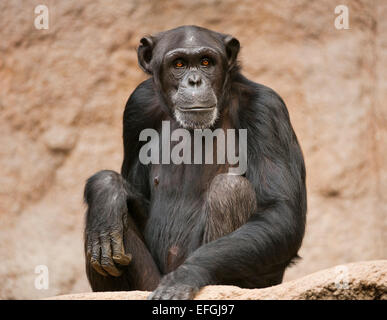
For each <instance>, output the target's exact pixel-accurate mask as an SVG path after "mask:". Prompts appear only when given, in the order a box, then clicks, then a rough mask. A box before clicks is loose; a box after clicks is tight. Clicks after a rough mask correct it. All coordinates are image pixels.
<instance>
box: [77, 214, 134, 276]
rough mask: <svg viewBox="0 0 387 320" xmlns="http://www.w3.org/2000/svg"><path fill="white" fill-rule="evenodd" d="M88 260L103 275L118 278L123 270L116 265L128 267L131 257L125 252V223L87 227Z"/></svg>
mask: <svg viewBox="0 0 387 320" xmlns="http://www.w3.org/2000/svg"><path fill="white" fill-rule="evenodd" d="M85 240H86V246H87V247H86V253H87V254H86V259H88V261H89V262H90V264H91V266H92V267H93V268H94V269H95V270H96V271H97V272H98V273H99V274H101V275H103V276H107V275H112V276H115V277H118V276H120V275H121V274H122V270H120V269H119V268H117V266H116V265H115V263H116V264H118V265H124V266H125V265H128V264H129V263H130V261H131V258H132V257H131V255H130V254H126V253H125V251H124V243H123V223H122V222H121V221H120V222H118V221H116V222H115V223H114V224H112V225H110V226H106V225H104V226H98V227H93V226H86V239H85Z"/></svg>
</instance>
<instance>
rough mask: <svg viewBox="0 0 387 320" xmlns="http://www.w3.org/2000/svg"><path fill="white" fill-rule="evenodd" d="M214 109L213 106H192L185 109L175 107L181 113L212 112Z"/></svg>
mask: <svg viewBox="0 0 387 320" xmlns="http://www.w3.org/2000/svg"><path fill="white" fill-rule="evenodd" d="M214 108H215V105H213V106H211V107H207V106H203V107H202V106H193V107H186V108H182V107H177V109H179V110H180V111H182V112H204V111H212V110H214Z"/></svg>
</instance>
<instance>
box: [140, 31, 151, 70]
mask: <svg viewBox="0 0 387 320" xmlns="http://www.w3.org/2000/svg"><path fill="white" fill-rule="evenodd" d="M154 44H155V41H154V39H153V37H151V36H147V37H143V38H142V39H141V40H140V45H139V46H138V49H137V57H138V64H139V65H140V67H141V68H142V70H144V71H145V72H146V73H149V74H152V68H151V61H152V57H153V48H154Z"/></svg>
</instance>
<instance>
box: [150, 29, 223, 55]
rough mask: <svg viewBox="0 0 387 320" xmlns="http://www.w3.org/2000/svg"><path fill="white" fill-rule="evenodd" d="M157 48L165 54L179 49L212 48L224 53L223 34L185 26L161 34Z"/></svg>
mask: <svg viewBox="0 0 387 320" xmlns="http://www.w3.org/2000/svg"><path fill="white" fill-rule="evenodd" d="M158 38H159V41H158V43H157V46H158V47H159V49H161V50H162V51H164V53H166V52H168V51H170V50H174V49H177V48H197V47H210V48H213V49H215V50H216V51H220V52H223V51H224V44H223V42H222V39H221V34H219V33H216V32H213V31H211V30H207V29H204V28H200V27H196V26H184V27H179V28H176V29H173V30H169V31H166V32H163V33H161V34H159V37H158Z"/></svg>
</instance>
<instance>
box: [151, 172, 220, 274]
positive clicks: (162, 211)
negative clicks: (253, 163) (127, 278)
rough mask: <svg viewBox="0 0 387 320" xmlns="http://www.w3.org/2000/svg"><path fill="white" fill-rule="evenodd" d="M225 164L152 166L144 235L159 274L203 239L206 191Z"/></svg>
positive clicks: (176, 263)
mask: <svg viewBox="0 0 387 320" xmlns="http://www.w3.org/2000/svg"><path fill="white" fill-rule="evenodd" d="M226 170H227V167H226V166H216V165H184V164H181V165H173V164H170V165H152V167H151V171H150V178H149V179H150V186H151V199H150V202H151V203H150V208H149V216H148V221H147V223H146V227H145V231H144V236H145V240H146V242H147V245H148V247H149V249H150V251H151V254H152V256H153V258H154V259H155V261H156V263H157V264H158V265H159V267H160V269H161V271H162V272H163V273H167V272H169V271H172V270H174V269H175V268H176V267H177V266H178V265H180V264H181V263H182V262H183V261H184V260H185V259H186V258H187V256H188V255H189V254H190V253H191V252H192V251H194V250H195V249H197V248H198V247H199V246H200V245H201V244H202V240H203V232H204V228H205V218H206V217H205V213H204V201H205V196H206V191H207V189H208V188H209V185H210V184H211V181H212V179H213V177H214V176H215V175H216V174H217V173H221V172H225V171H226Z"/></svg>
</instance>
